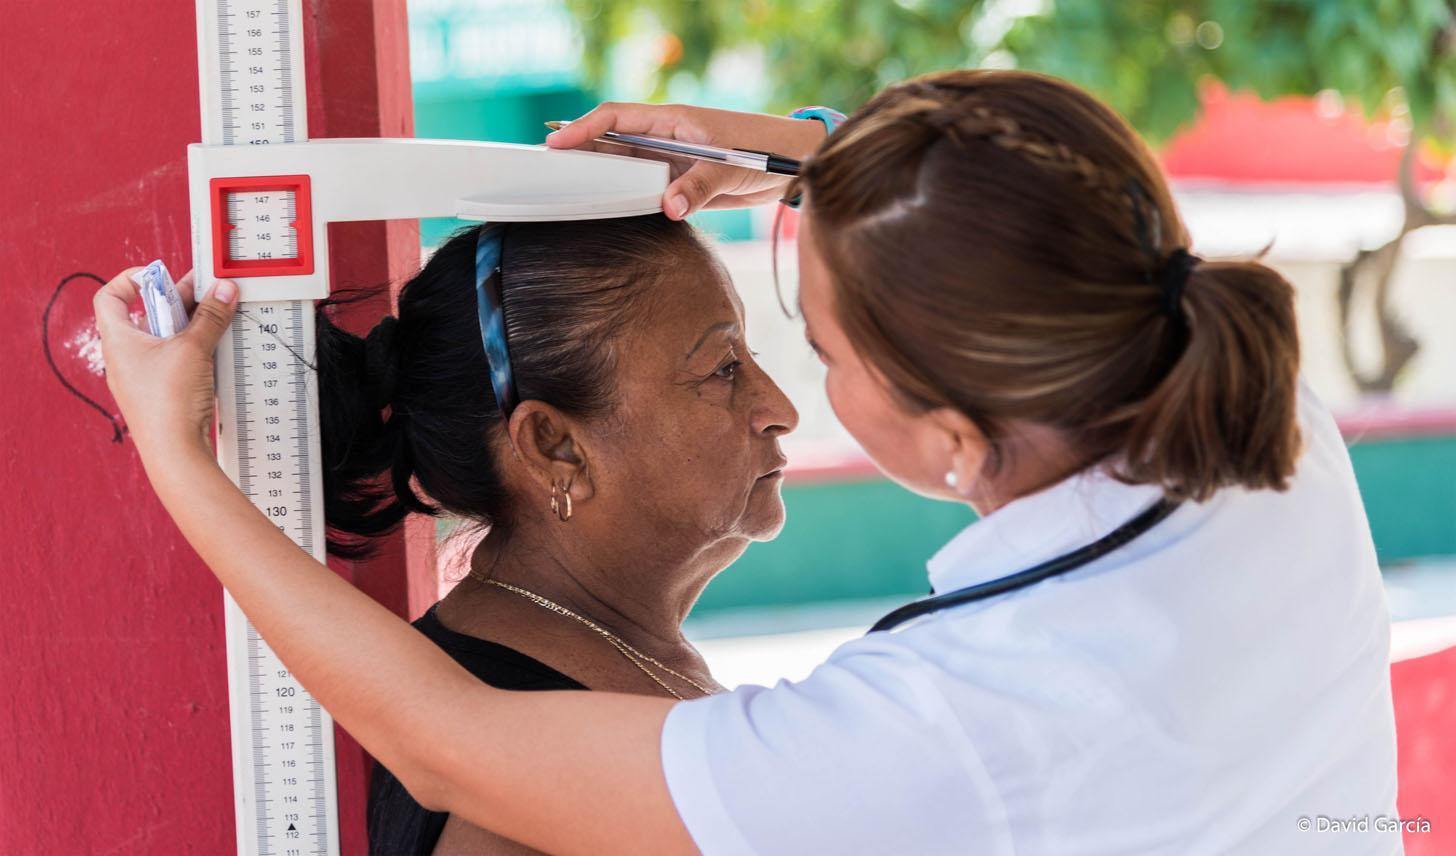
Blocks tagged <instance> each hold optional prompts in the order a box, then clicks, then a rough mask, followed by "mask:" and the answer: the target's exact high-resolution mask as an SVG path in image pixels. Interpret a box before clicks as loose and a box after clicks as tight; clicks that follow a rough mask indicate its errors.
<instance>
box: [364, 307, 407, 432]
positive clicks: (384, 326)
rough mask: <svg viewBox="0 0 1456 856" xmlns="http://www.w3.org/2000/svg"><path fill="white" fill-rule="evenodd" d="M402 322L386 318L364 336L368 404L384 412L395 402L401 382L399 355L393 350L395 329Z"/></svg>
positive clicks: (388, 316) (365, 386) (365, 387)
mask: <svg viewBox="0 0 1456 856" xmlns="http://www.w3.org/2000/svg"><path fill="white" fill-rule="evenodd" d="M398 324H399V319H398V318H396V317H394V316H393V315H386V316H384V318H382V319H380V321H379V323H378V324H375V325H374V329H373V330H370V331H369V335H368V336H366V337H364V390H365V394H366V395H368V396H369V401H370V403H371V404H373V405H374V406H375V407H376V408H378V409H380V410H383V409H384V408H385V407H388V406H389V403H390V402H391V401H393V400H394V387H395V384H396V383H397V382H398V380H399V356H398V354H396V353H395V350H394V328H395V327H396V326H397V325H398Z"/></svg>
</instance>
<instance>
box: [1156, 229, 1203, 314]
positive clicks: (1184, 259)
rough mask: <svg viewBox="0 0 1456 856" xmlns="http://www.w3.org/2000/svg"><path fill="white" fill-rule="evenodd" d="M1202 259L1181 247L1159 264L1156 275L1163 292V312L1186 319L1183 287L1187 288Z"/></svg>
mask: <svg viewBox="0 0 1456 856" xmlns="http://www.w3.org/2000/svg"><path fill="white" fill-rule="evenodd" d="M1201 261H1203V260H1202V259H1200V258H1199V257H1198V256H1195V255H1193V254H1192V253H1190V252H1188V251H1187V250H1185V249H1184V248H1182V247H1179V248H1178V249H1176V250H1174V251H1173V252H1171V253H1169V254H1168V257H1167V258H1166V259H1164V260H1163V263H1162V264H1161V265H1159V266H1158V271H1157V273H1156V274H1155V275H1154V277H1155V281H1156V282H1157V284H1158V288H1160V289H1162V293H1163V303H1162V309H1163V314H1164V315H1166V316H1168V317H1169V318H1171V319H1173V320H1174V321H1184V320H1186V319H1185V317H1184V315H1183V289H1185V288H1187V286H1188V277H1189V275H1190V274H1192V273H1193V269H1194V268H1195V267H1197V266H1198V263H1199V262H1201Z"/></svg>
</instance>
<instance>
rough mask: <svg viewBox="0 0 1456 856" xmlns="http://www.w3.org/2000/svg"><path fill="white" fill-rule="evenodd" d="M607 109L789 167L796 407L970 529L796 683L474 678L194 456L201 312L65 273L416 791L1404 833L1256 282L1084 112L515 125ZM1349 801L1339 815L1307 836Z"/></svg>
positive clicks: (938, 840) (871, 837)
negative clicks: (145, 331)
mask: <svg viewBox="0 0 1456 856" xmlns="http://www.w3.org/2000/svg"><path fill="white" fill-rule="evenodd" d="M818 118H825V117H824V116H823V115H822V114H820V115H819V116H818ZM825 124H832V122H829V121H826V123H825ZM612 128H615V129H616V130H618V131H625V132H639V133H640V132H647V133H654V134H657V135H669V134H675V135H677V136H678V137H680V138H682V139H687V140H691V141H693V142H711V143H716V144H719V145H728V146H739V147H744V148H753V149H760V150H771V151H776V152H779V153H781V154H787V155H790V156H803V157H807V156H809V155H810V154H811V152H812V154H813V157H812V159H811V160H810V162H809V163H808V165H807V166H806V168H805V171H804V174H803V175H802V176H801V179H800V180H799V181H798V183H797V184H796V185H795V186H793V187H791V188H788V191H787V192H788V193H789V194H790V195H795V196H797V195H799V194H802V195H803V204H804V215H805V216H804V218H803V221H802V232H801V235H800V240H799V247H800V254H801V258H800V262H801V264H800V268H801V274H800V275H801V279H802V282H801V302H802V308H803V314H804V318H805V321H806V324H807V333H808V335H809V337H810V339H811V342H812V344H813V346H814V348H815V350H816V351H817V352H818V353H819V354H820V356H821V358H822V359H823V360H824V362H825V363H826V365H827V366H828V380H827V385H828V393H829V397H830V401H831V403H832V404H833V405H834V407H835V410H836V412H837V413H838V415H839V417H840V419H841V421H842V422H843V423H844V425H845V426H846V428H848V429H849V430H850V431H851V432H852V433H853V434H854V435H855V437H856V438H857V439H858V440H859V441H860V443H861V444H862V445H863V446H864V448H865V449H866V451H867V452H868V453H869V454H870V455H871V456H872V457H873V458H874V459H875V460H876V462H877V463H878V464H879V465H880V467H881V468H882V469H883V470H884V471H885V472H886V473H887V474H888V475H889V476H890V477H892V478H894V479H896V480H897V481H899V482H900V483H902V484H903V485H905V486H906V487H907V488H909V489H911V490H914V491H916V492H919V493H921V494H924V495H927V496H931V497H934V498H937V499H942V500H947V501H954V502H964V503H968V504H970V505H971V506H973V507H974V508H976V510H977V511H979V512H980V513H981V514H982V517H983V519H982V520H980V521H979V522H977V523H975V524H973V525H971V526H970V527H968V528H967V529H966V530H965V531H964V532H962V533H961V534H960V535H958V536H957V537H956V538H955V539H953V540H952V541H951V542H950V543H949V544H947V545H946V546H945V547H944V548H943V549H942V550H941V551H940V552H939V553H937V554H936V555H935V556H934V557H933V558H931V559H930V562H929V581H930V584H931V586H932V587H933V589H934V591H935V592H936V593H937V598H936V599H933V600H932V601H930V602H928V603H926V604H924V605H922V606H917V607H914V608H912V609H910V610H908V611H906V612H902V613H900V614H898V615H896V616H894V617H893V618H892V619H890V620H889V621H887V622H886V623H887V624H890V625H893V627H892V628H891V629H887V630H880V631H876V632H873V633H871V634H869V635H867V636H865V637H864V638H862V639H860V640H857V641H854V642H851V643H849V644H847V645H845V646H843V647H842V648H840V649H839V650H838V651H836V652H835V653H834V654H833V655H832V656H831V657H830V659H829V661H828V662H826V663H825V664H823V665H822V666H820V667H819V668H818V669H816V670H815V671H814V672H813V673H812V674H811V675H810V676H809V677H808V678H806V679H805V680H803V681H800V682H798V683H781V684H779V685H778V686H775V687H773V688H761V687H745V688H740V689H739V690H736V691H734V692H730V693H725V694H721V695H716V696H710V697H706V698H702V699H697V700H692V701H687V702H678V703H670V702H669V701H666V700H660V699H650V698H637V697H627V696H614V695H611V694H606V693H510V692H506V691H501V690H496V689H493V688H490V687H488V686H485V685H483V684H480V683H479V682H477V681H475V680H474V679H473V678H471V677H470V676H469V675H468V674H467V673H466V672H464V671H463V670H462V669H461V668H459V667H458V666H457V665H455V664H454V663H453V661H451V660H450V659H449V658H448V656H446V655H445V654H443V653H442V652H441V651H439V650H438V649H437V648H436V647H435V646H434V645H432V644H430V643H429V642H428V641H427V640H425V639H424V638H423V637H420V636H419V635H418V634H417V633H415V632H414V631H413V630H412V629H410V628H409V627H408V625H406V624H405V623H404V622H402V621H399V620H398V619H397V618H395V617H394V616H392V615H390V614H389V613H388V612H387V611H385V610H384V609H383V608H381V607H379V606H378V605H376V604H375V603H373V601H371V600H369V599H368V598H367V597H366V596H364V595H362V594H360V593H358V592H357V591H355V590H354V589H352V588H351V587H350V586H348V585H347V584H346V583H344V582H343V581H341V580H340V579H339V578H337V577H335V576H334V575H333V574H331V573H329V572H328V571H327V570H326V569H325V568H323V566H321V565H318V564H317V563H315V562H313V560H312V559H310V558H309V557H308V556H306V555H304V554H302V553H301V552H300V551H299V550H297V548H295V547H294V546H293V545H292V543H291V542H288V541H287V539H286V538H285V537H284V536H283V535H282V534H281V533H279V532H278V530H277V529H276V528H274V527H273V526H272V525H271V524H269V523H268V521H267V520H266V519H264V518H262V517H261V516H260V515H258V513H257V512H256V511H255V510H254V509H253V507H252V506H251V505H250V504H249V503H248V501H247V500H246V498H245V497H243V496H242V495H241V494H240V493H238V492H237V491H236V489H235V488H233V486H232V484H231V483H230V482H229V481H228V480H227V479H226V477H225V476H224V475H223V474H222V473H221V472H220V471H219V470H218V469H217V467H216V464H215V463H214V462H213V459H212V457H211V453H210V450H209V449H208V448H207V444H206V440H205V431H206V425H207V419H208V418H209V417H210V414H211V398H210V390H211V388H210V377H211V375H210V367H209V365H208V360H207V354H208V353H210V349H211V346H212V344H213V343H215V340H216V337H217V336H218V335H220V331H221V330H222V329H223V327H224V326H225V324H226V321H227V319H228V318H229V317H230V316H231V312H232V306H231V305H229V304H227V303H224V302H221V301H219V300H218V299H217V298H216V297H209V298H208V300H206V301H204V302H203V304H202V305H201V306H200V307H199V308H198V318H200V319H201V320H202V321H203V322H205V323H201V324H194V325H192V327H190V328H189V329H188V331H187V333H186V334H185V335H184V336H183V337H181V338H180V340H178V341H170V342H168V343H166V344H165V345H164V346H163V344H162V343H159V342H157V341H154V340H147V341H143V340H145V339H146V337H144V336H142V335H141V334H140V333H136V332H135V331H134V330H132V328H131V327H129V326H128V324H127V321H126V317H125V307H124V302H123V301H122V300H121V299H120V298H121V296H123V295H124V294H125V285H124V284H123V280H124V278H119V280H118V281H116V282H113V284H112V285H110V286H108V287H107V289H105V290H103V291H102V292H101V294H100V295H99V296H98V299H97V311H98V324H99V326H100V328H101V332H102V337H103V343H104V347H105V349H106V361H107V366H108V380H109V382H110V384H111V386H112V389H113V391H114V393H115V394H116V398H117V400H118V402H119V404H120V405H121V406H122V408H123V411H124V412H125V414H126V416H127V420H128V424H129V425H130V427H131V431H132V435H133V437H134V438H136V440H137V445H138V449H139V451H140V453H141V454H142V457H143V460H144V461H145V463H146V465H147V471H148V474H149V476H150V477H151V479H152V482H153V484H154V486H155V488H156V490H157V493H158V495H159V496H160V497H161V498H162V500H163V502H164V503H165V504H166V505H167V508H168V509H169V511H170V512H171V513H172V515H173V517H174V518H175V519H176V520H177V523H178V525H179V526H180V527H181V529H182V531H183V533H184V534H185V535H186V536H187V538H188V539H189V541H191V543H192V544H193V545H194V546H195V547H196V549H197V550H198V552H199V553H200V554H201V555H202V557H203V558H204V559H205V560H206V561H207V563H208V565H209V566H210V567H211V568H212V570H213V571H214V572H215V573H216V574H217V575H218V577H219V578H220V579H221V580H222V581H223V583H224V584H225V585H226V586H227V587H228V589H229V590H230V591H231V592H232V593H233V595H234V597H236V599H237V600H238V602H239V603H240V604H241V605H242V606H243V608H244V610H245V611H246V612H247V613H248V615H249V617H250V618H251V619H252V620H253V622H254V624H255V625H256V626H257V627H258V629H259V630H260V631H261V632H262V634H263V636H264V637H265V638H266V639H267V640H268V641H269V642H270V643H271V644H272V646H273V647H274V649H275V650H276V651H278V652H279V654H280V655H281V656H282V658H283V659H284V661H285V662H286V663H287V664H288V665H289V666H290V668H291V669H292V670H293V673H294V675H295V676H296V677H297V678H299V679H300V680H301V681H302V682H303V684H304V685H305V686H306V687H307V688H308V689H309V690H310V691H311V692H313V693H314V695H315V696H316V697H317V698H319V700H320V701H322V702H323V704H324V705H325V706H326V707H327V708H328V709H329V710H330V711H331V712H332V713H333V714H334V716H335V717H336V718H337V719H338V720H339V722H340V723H341V724H342V725H343V726H344V727H346V728H347V729H348V730H349V731H350V732H351V733H352V734H353V735H354V736H355V737H357V738H358V739H359V740H360V742H362V743H363V744H364V746H365V747H366V748H367V749H368V750H369V751H370V752H371V753H373V754H374V755H375V756H376V757H377V758H379V759H380V761H381V762H382V763H384V764H385V765H386V766H387V767H388V768H389V769H390V770H392V771H394V772H395V773H396V774H397V775H398V776H399V778H400V779H401V781H403V782H404V783H405V785H406V786H407V787H408V788H409V789H410V791H411V792H412V793H413V794H415V796H416V797H417V798H418V799H419V800H420V802H422V803H423V804H425V805H426V806H428V807H431V808H436V809H439V810H447V811H449V812H450V813H452V814H458V815H461V816H463V817H464V818H465V819H467V820H468V821H470V822H471V823H474V824H477V825H480V826H483V827H487V828H490V829H494V830H496V831H497V832H499V833H501V834H503V835H505V836H506V837H508V838H511V839H514V840H516V841H520V842H524V843H528V844H531V845H532V846H535V847H538V848H541V849H543V850H547V851H551V852H563V853H565V852H575V853H607V852H619V853H643V852H654V853H656V852H691V851H693V850H695V849H696V850H700V851H701V852H704V853H710V854H740V853H741V854H749V853H785V854H809V853H814V854H818V853H874V854H887V853H897V854H898V853H977V854H1012V853H1016V854H1122V853H1164V854H1191V853H1270V854H1288V853H1397V852H1400V850H1401V841H1400V835H1399V833H1398V832H1393V831H1386V830H1383V829H1381V828H1379V825H1378V824H1377V823H1376V819H1377V818H1382V817H1394V815H1395V793H1396V781H1395V738H1394V725H1393V717H1392V710H1391V699H1390V685H1389V673H1388V661H1387V654H1388V641H1389V621H1388V616H1387V613H1386V607H1385V601H1384V595H1383V590H1382V587H1381V580H1380V574H1379V569H1378V567H1377V565H1376V561H1375V554H1374V549H1373V547H1372V544H1371V540H1370V533H1369V530H1368V527H1367V524H1366V520H1365V514H1364V511H1363V509H1362V507H1361V502H1360V496H1359V493H1358V491H1357V488H1356V484H1355V481H1354V477H1353V475H1352V472H1351V469H1350V462H1349V458H1348V456H1347V455H1346V453H1345V449H1344V446H1343V444H1342V441H1341V437H1340V435H1339V433H1338V432H1337V430H1336V428H1335V426H1334V424H1333V422H1332V421H1331V419H1330V416H1329V414H1328V413H1327V412H1325V410H1324V409H1323V408H1322V407H1321V405H1320V404H1319V403H1318V402H1317V401H1316V400H1315V399H1314V397H1313V396H1312V395H1311V394H1310V393H1309V392H1308V391H1307V390H1306V389H1304V388H1303V387H1302V386H1301V385H1300V383H1299V380H1298V343H1297V339H1296V333H1295V322H1294V310H1293V295H1292V290H1291V288H1290V286H1289V285H1288V283H1286V282H1285V281H1284V280H1283V279H1281V278H1280V277H1279V276H1278V275H1277V274H1276V273H1274V272H1273V271H1271V270H1269V269H1268V268H1266V267H1264V266H1263V265H1261V264H1259V263H1257V262H1212V261H1201V260H1199V259H1198V258H1197V257H1195V256H1193V255H1191V253H1190V252H1189V241H1188V235H1187V233H1186V231H1185V229H1184V227H1183V225H1182V223H1181V221H1180V220H1179V218H1178V215H1177V212H1176V210H1175V208H1174V205H1173V202H1172V199H1171V196H1170V194H1169V192H1168V188H1167V186H1166V183H1165V181H1164V179H1163V178H1162V176H1161V175H1160V174H1159V172H1158V169H1157V167H1156V165H1155V162H1154V160H1153V159H1152V157H1151V155H1150V154H1149V153H1148V151H1147V149H1146V148H1145V146H1144V145H1143V144H1142V143H1141V142H1140V141H1139V140H1138V139H1137V138H1136V137H1135V135H1134V134H1133V133H1132V132H1131V131H1130V130H1129V129H1128V127H1127V126H1126V125H1125V124H1124V123H1123V122H1122V121H1121V120H1120V119H1119V118H1117V117H1116V116H1115V115H1114V114H1112V112H1111V111H1110V110H1108V109H1107V108H1106V107H1105V106H1103V105H1101V104H1100V103H1098V102H1096V101H1095V100H1094V99H1092V98H1091V97H1090V96H1088V95H1087V94H1085V93H1083V92H1081V91H1079V90H1077V89H1075V88H1074V87H1071V86H1069V85H1067V84H1065V83H1062V82H1059V81H1056V80H1053V79H1050V78H1046V77H1041V76H1037V75H1031V74H1025V73H1017V72H974V71H959V72H948V73H944V74H940V75H932V76H928V77H923V78H917V79H915V80H911V81H908V82H906V83H904V84H899V85H896V86H893V87H891V88H889V89H887V90H886V91H885V92H882V93H880V94H879V95H878V96H876V97H875V98H874V99H872V100H871V101H870V102H869V103H868V104H866V105H865V106H864V107H863V108H861V109H860V110H859V111H858V112H857V113H856V114H855V115H854V116H853V117H851V118H850V119H849V121H848V122H847V123H846V124H844V126H843V127H842V128H839V129H837V130H833V133H832V134H830V136H829V137H828V138H827V139H824V134H825V130H824V128H823V127H820V126H819V123H815V122H804V121H797V120H789V119H778V118H774V117H766V116H754V115H748V114H735V113H726V112H723V111H712V110H702V109H697V108H685V107H673V106H664V107H649V106H643V105H603V106H602V107H600V108H598V109H597V110H596V111H593V112H592V113H591V114H588V116H587V117H584V118H583V120H581V121H579V122H577V123H574V124H573V125H571V126H569V127H568V128H567V129H566V130H565V131H562V132H558V135H556V137H555V138H553V140H552V141H551V143H552V144H553V145H566V146H571V145H579V144H584V143H586V142H587V141H588V140H589V139H590V138H592V137H594V136H596V135H597V134H599V133H600V132H602V131H604V130H608V129H612ZM774 180H775V179H772V178H769V177H761V176H758V175H755V174H750V173H746V172H742V171H736V172H735V171H733V170H731V169H729V168H727V167H721V166H709V165H698V166H695V167H693V168H692V169H690V170H688V171H687V172H685V173H683V174H681V175H680V176H679V177H678V178H677V179H676V180H675V181H674V183H673V184H672V186H671V187H670V188H669V190H668V194H667V196H666V197H665V199H664V208H665V209H666V210H667V211H668V212H669V214H670V215H672V216H677V217H680V216H684V215H685V214H687V213H688V212H689V211H691V210H695V209H697V208H699V207H703V206H705V205H710V204H711V205H716V206H722V205H732V204H751V203H753V202H757V201H762V200H765V199H769V198H778V196H779V195H781V194H783V193H784V192H785V188H783V187H782V186H781V185H777V184H774V183H772V182H773V181H774ZM182 388H187V389H189V390H193V391H194V392H195V390H197V389H199V388H200V389H202V390H204V393H201V394H193V395H192V396H190V397H188V398H185V399H184V398H183V396H182V395H181V394H179V393H178V392H177V390H178V389H182ZM178 447H184V448H188V449H190V451H184V452H181V453H179V452H178V451H177V449H178ZM163 448H166V449H168V454H167V455H163V454H160V450H162V449H163ZM865 524H866V525H874V521H872V520H868V521H865ZM912 560H915V559H914V558H913V557H906V561H912ZM1027 571H1030V573H1021V572H1027ZM987 584H989V585H987ZM1352 816H1357V817H1367V816H1368V817H1369V818H1371V824H1370V826H1369V828H1368V829H1367V831H1362V832H1355V831H1341V832H1334V831H1329V830H1328V829H1323V828H1322V827H1325V826H1327V825H1328V824H1322V823H1321V822H1320V818H1341V819H1344V818H1349V817H1352Z"/></svg>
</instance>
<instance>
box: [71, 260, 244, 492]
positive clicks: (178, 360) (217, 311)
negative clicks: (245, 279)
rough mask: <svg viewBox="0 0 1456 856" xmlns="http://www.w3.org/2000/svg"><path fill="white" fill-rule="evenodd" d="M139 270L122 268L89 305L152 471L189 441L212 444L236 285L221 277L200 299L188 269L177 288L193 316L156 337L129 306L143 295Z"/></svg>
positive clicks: (117, 394) (110, 375) (120, 403)
mask: <svg viewBox="0 0 1456 856" xmlns="http://www.w3.org/2000/svg"><path fill="white" fill-rule="evenodd" d="M139 270H141V268H139V267H134V268H128V269H126V270H124V271H122V272H121V273H119V274H117V275H116V277H115V278H113V279H112V280H111V282H108V283H107V284H106V285H105V286H103V287H102V288H101V290H99V291H97V292H96V297H95V299H94V300H93V301H92V305H93V306H94V308H95V310H96V331H97V333H98V334H100V336H101V355H102V360H103V362H104V365H105V367H106V385H107V387H108V388H110V390H111V395H112V397H113V398H115V399H116V404H117V407H118V408H119V409H120V410H121V414H122V416H123V417H124V418H125V419H126V427H127V433H129V434H130V435H131V438H132V441H133V442H134V443H136V446H137V451H138V453H139V454H140V455H141V457H142V461H143V463H145V464H146V465H147V467H148V472H151V467H152V466H153V465H154V464H156V463H160V462H162V461H165V460H167V459H168V458H169V457H171V456H173V455H175V454H176V453H177V452H179V451H181V449H182V448H183V447H185V446H199V445H200V446H201V447H202V448H206V449H210V448H211V433H212V432H211V428H212V413H213V397H214V391H213V374H212V365H213V351H215V350H217V343H218V341H219V340H220V339H221V338H222V334H223V332H224V331H225V330H227V329H228V325H229V324H230V323H231V322H232V318H233V313H234V312H235V311H236V308H237V293H238V289H237V285H236V284H234V283H233V282H231V281H230V280H218V281H217V282H216V283H215V284H214V285H213V288H212V290H211V291H210V292H209V294H208V295H207V297H206V298H205V299H204V300H203V301H202V302H201V303H200V304H196V303H194V301H193V294H192V284H193V278H192V274H191V273H190V272H189V273H188V274H187V275H186V276H184V277H183V278H182V279H181V280H179V281H178V282H177V291H178V293H179V294H180V295H181V296H182V302H183V304H184V306H185V307H186V308H187V312H188V314H189V315H190V316H191V319H190V321H189V322H188V324H187V326H186V327H185V328H184V329H183V330H182V331H181V332H179V333H178V334H177V335H175V336H172V337H171V338H168V339H159V338H157V337H156V336H153V335H152V334H151V333H149V332H147V330H146V326H145V325H146V322H145V321H142V320H139V314H138V315H133V314H132V312H131V305H132V304H133V303H135V302H136V301H137V298H138V291H137V285H136V283H134V282H132V279H131V276H132V274H134V273H136V272H137V271H139ZM224 298H225V299H224Z"/></svg>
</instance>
